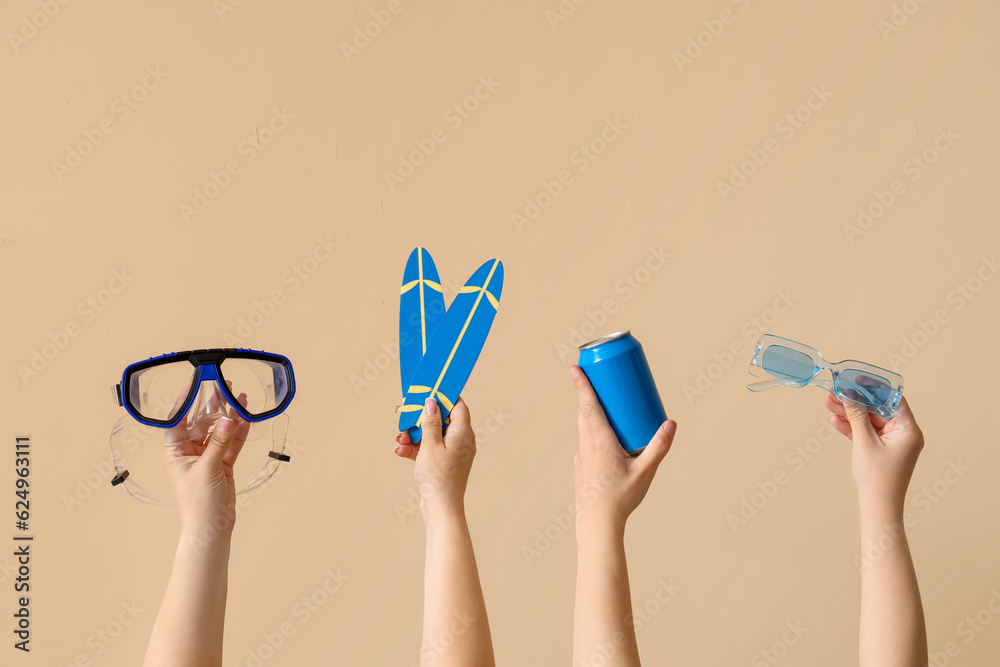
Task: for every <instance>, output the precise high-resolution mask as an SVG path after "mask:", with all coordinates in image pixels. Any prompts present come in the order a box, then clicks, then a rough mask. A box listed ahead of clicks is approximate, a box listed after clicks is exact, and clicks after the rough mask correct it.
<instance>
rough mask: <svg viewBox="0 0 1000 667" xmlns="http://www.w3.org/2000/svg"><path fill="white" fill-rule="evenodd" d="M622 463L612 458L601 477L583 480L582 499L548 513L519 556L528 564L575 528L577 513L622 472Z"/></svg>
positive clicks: (587, 505) (590, 503) (598, 495)
mask: <svg viewBox="0 0 1000 667" xmlns="http://www.w3.org/2000/svg"><path fill="white" fill-rule="evenodd" d="M623 466H624V463H622V462H621V461H614V462H612V464H611V468H605V469H604V470H602V471H601V475H600V477H598V478H597V479H596V480H593V481H588V482H584V483H583V484H582V485H581V486H580V489H579V497H580V499H581V502H579V503H578V502H577V501H576V500H573V502H571V503H570V504H569V505H567V506H566V509H565V510H563V511H561V512H553V513H551V514H549V517H550V518H551V519H552V520H551V521H550V522H549V523H547V524H546V525H545V526H543V527H542V528H538V529H536V530H535V532H534V534H533V535H532V538H531V539H530V540H529V541H528V542H525V543H524V544H522V545H521V556H522V557H524V562H525V564H526V565H528V566H531V564H532V563H534V562H535V561H538V560H541V558H542V555H543V554H545V553H546V552H547V551H549V550H550V549H551V548H552V547H553V545H555V543H556V542H558V541H559V540H560V539H562V537H563V535H565V534H566V533H568V532H570V530H571V529H573V528H574V526H575V523H576V519H577V517H578V516H580V515H581V514H583V513H584V512H586V511H587V509H588V508H590V507H593V505H594V503H596V502H597V501H598V499H599V498H600V497H601V495H602V494H603V493H604V492H606V491H607V490H608V488H609V487H610V486H611V484H613V483H614V481H615V480H616V479H618V478H619V477H620V476H621V475H622V474H624V468H623Z"/></svg>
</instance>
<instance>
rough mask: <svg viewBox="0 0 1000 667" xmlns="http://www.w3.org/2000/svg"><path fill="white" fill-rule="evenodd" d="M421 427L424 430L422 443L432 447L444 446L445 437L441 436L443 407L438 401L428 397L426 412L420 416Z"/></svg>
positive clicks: (425, 404) (425, 402) (425, 403)
mask: <svg viewBox="0 0 1000 667" xmlns="http://www.w3.org/2000/svg"><path fill="white" fill-rule="evenodd" d="M420 428H421V430H422V431H423V439H422V440H421V441H420V444H421V445H430V446H432V447H435V446H437V447H443V446H444V439H443V438H442V436H441V408H440V406H438V404H437V401H436V400H435V399H433V398H428V399H427V400H426V401H424V412H423V415H422V416H421V418H420Z"/></svg>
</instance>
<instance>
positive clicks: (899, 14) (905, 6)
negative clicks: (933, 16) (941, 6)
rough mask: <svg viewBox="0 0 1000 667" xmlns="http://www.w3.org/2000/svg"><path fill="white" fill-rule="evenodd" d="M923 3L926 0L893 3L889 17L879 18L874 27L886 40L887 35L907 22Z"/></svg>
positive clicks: (904, 0) (906, 0)
mask: <svg viewBox="0 0 1000 667" xmlns="http://www.w3.org/2000/svg"><path fill="white" fill-rule="evenodd" d="M925 4H927V0H903V1H902V2H900V3H898V4H897V3H893V5H892V11H891V12H890V13H889V18H888V19H885V18H880V19H879V20H878V21H876V22H875V27H876V28H878V31H879V33H881V35H882V39H883V41H886V42H888V41H889V36H890V35H892V33H894V32H899V30H900V28H902V27H903V26H905V25H906V24H907V23H909V22H910V18H911V17H912V16H914V15H915V14H916V13H917V12H918V11H920V8H921V7H922V6H924V5H925Z"/></svg>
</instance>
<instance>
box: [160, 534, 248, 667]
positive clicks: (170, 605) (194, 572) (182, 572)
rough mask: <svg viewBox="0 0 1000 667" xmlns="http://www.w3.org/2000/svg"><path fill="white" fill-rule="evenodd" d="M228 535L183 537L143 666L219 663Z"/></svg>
mask: <svg viewBox="0 0 1000 667" xmlns="http://www.w3.org/2000/svg"><path fill="white" fill-rule="evenodd" d="M230 537H231V536H230V535H228V534H225V535H221V536H217V537H214V539H212V540H210V541H205V540H203V539H202V538H200V537H199V535H198V533H197V532H193V533H188V532H182V533H181V538H180V541H179V543H178V545H177V554H176V556H175V558H174V567H173V570H172V572H171V574H170V581H169V583H168V584H167V591H166V594H165V595H164V596H163V604H162V605H161V606H160V611H159V614H158V615H157V617H156V623H155V625H154V626H153V634H152V636H151V637H150V639H149V648H148V649H147V650H146V659H145V661H144V663H143V665H144V667H159V666H161V665H162V666H169V667H196V666H197V667H209V666H211V667H218V666H219V665H221V664H222V634H223V627H224V625H225V615H226V593H227V590H228V577H229V548H230Z"/></svg>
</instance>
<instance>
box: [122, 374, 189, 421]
mask: <svg viewBox="0 0 1000 667" xmlns="http://www.w3.org/2000/svg"><path fill="white" fill-rule="evenodd" d="M194 373H195V368H194V366H192V365H191V364H189V363H188V362H187V361H177V362H172V363H169V364H160V365H158V366H153V367H151V368H144V369H142V370H140V371H137V372H135V373H132V375H131V376H130V378H129V386H128V395H129V401H130V403H131V404H132V407H133V408H134V409H135V410H136V411H137V412H138V413H139V414H140V415H142V417H143V418H145V419H155V420H158V421H170V420H172V419H173V418H174V417H175V416H177V413H178V411H179V410H180V409H181V406H182V405H183V403H184V399H185V398H187V395H188V392H189V391H190V390H191V382H192V380H193V378H194Z"/></svg>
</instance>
